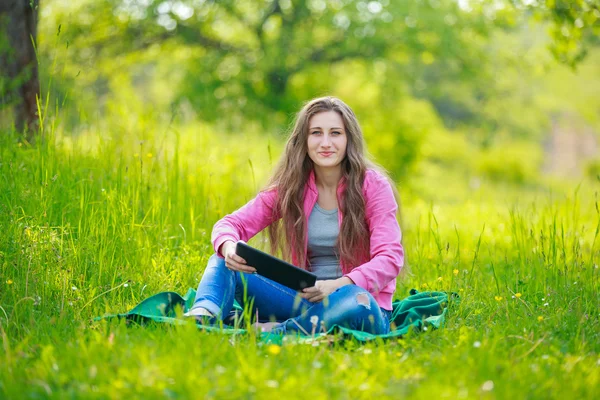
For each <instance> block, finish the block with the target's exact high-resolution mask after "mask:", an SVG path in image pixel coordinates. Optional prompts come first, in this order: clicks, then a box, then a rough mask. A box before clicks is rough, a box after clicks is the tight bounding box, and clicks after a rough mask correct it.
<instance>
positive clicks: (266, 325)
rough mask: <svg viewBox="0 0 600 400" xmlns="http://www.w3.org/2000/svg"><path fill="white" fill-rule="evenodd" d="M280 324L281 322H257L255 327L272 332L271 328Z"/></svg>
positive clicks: (258, 329)
mask: <svg viewBox="0 0 600 400" xmlns="http://www.w3.org/2000/svg"><path fill="white" fill-rule="evenodd" d="M278 324H279V322H256V323H255V324H254V327H255V328H256V330H257V331H259V332H271V330H272V329H273V328H274V327H275V326H277V325H278Z"/></svg>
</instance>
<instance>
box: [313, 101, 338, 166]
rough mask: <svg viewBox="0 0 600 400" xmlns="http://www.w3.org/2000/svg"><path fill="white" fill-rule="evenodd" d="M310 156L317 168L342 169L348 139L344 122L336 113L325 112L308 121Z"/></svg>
mask: <svg viewBox="0 0 600 400" xmlns="http://www.w3.org/2000/svg"><path fill="white" fill-rule="evenodd" d="M308 128H309V129H308V156H309V157H310V159H311V160H312V161H313V162H314V164H315V168H340V164H341V162H342V160H343V159H344V157H345V156H346V146H347V145H348V137H347V136H346V129H345V127H344V121H343V120H342V117H341V115H340V114H338V113H337V112H335V111H323V112H320V113H318V114H315V115H313V116H312V117H311V118H310V120H309V121H308Z"/></svg>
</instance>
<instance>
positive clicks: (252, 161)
mask: <svg viewBox="0 0 600 400" xmlns="http://www.w3.org/2000/svg"><path fill="white" fill-rule="evenodd" d="M113 122H115V121H113ZM128 123H129V124H130V127H129V128H128V127H125V128H123V129H124V130H126V131H127V132H128V133H129V134H128V135H124V134H122V132H118V131H109V130H107V128H106V127H105V126H102V125H98V126H93V127H88V129H86V130H82V131H81V132H80V133H79V134H78V135H68V134H66V133H65V132H63V131H62V128H61V126H60V124H56V125H54V124H53V123H51V122H47V123H46V125H45V129H46V131H45V135H46V136H45V138H46V139H45V141H43V142H38V143H37V144H36V145H30V144H28V143H26V142H23V141H21V140H20V139H19V137H17V136H15V135H11V134H8V133H7V134H5V135H0V140H1V141H2V143H0V231H1V232H2V234H1V235H0V277H1V280H0V336H1V337H2V339H1V344H2V345H1V346H0V398H7V399H21V398H57V399H58V398H60V399H63V398H117V399H118V398H131V396H134V397H136V398H137V397H142V396H143V397H145V398H192V397H194V398H198V397H200V398H271V397H273V396H281V397H284V398H286V397H291V398H315V399H316V398H331V397H335V398H377V397H383V398H390V397H394V398H398V397H405V396H411V397H413V398H430V397H438V398H490V399H493V398H498V399H500V398H543V399H549V398H562V399H566V398H592V397H594V393H597V392H598V389H599V388H600V356H599V349H600V318H599V317H600V312H599V310H600V307H599V305H600V304H599V301H600V297H599V292H598V278H599V270H598V264H599V263H600V262H599V250H600V243H599V241H600V239H599V238H598V234H599V229H600V212H599V209H598V198H597V190H598V188H599V185H598V181H597V180H594V179H582V180H580V181H577V182H575V183H573V182H568V181H556V180H551V179H546V178H540V179H539V180H537V181H535V182H534V183H529V184H516V183H511V182H510V181H508V182H506V181H494V180H492V179H489V178H486V177H485V176H477V174H473V173H466V172H465V170H464V169H460V168H449V167H448V166H447V165H444V164H440V163H439V162H438V161H435V157H426V158H424V160H423V161H422V162H420V163H419V164H418V166H417V167H415V168H414V170H413V171H412V173H411V175H410V180H407V181H406V182H398V189H399V190H400V193H401V196H402V216H401V221H402V222H401V226H402V229H403V233H404V238H403V244H404V247H405V250H406V254H407V266H406V268H405V272H404V274H403V275H402V278H401V279H400V280H399V282H398V288H397V292H396V298H397V299H401V298H404V297H405V296H407V295H408V291H409V290H410V289H411V288H417V289H419V290H444V291H451V292H455V293H458V294H459V295H460V301H459V302H456V303H453V304H452V306H451V308H450V312H449V314H448V318H447V321H446V325H445V326H444V327H443V328H442V329H439V330H433V331H432V330H428V331H426V332H413V333H411V334H409V335H407V336H406V337H404V338H402V339H399V340H388V341H381V340H379V341H374V342H369V343H366V344H363V343H360V342H357V341H354V340H344V341H340V340H332V341H328V340H317V341H306V342H301V341H289V342H286V343H284V344H283V345H282V346H277V345H269V344H263V343H262V342H261V341H260V340H258V339H257V336H256V335H255V334H254V333H252V331H250V332H249V333H247V334H244V335H234V336H226V335H221V334H217V333H207V332H204V331H201V330H199V329H198V328H197V327H196V326H195V325H194V324H193V323H192V322H190V323H187V324H183V325H181V326H162V325H151V326H144V327H140V326H126V325H125V324H124V323H119V322H118V321H106V320H101V321H94V320H93V318H94V317H97V316H100V315H104V314H109V313H119V312H125V311H127V310H129V309H131V308H132V307H133V306H134V305H136V304H137V303H138V302H140V301H141V300H143V299H144V298H146V297H148V296H150V295H152V294H155V293H157V292H160V291H166V290H173V291H176V292H179V293H181V294H183V293H185V291H186V290H187V289H188V288H189V287H193V288H195V287H196V286H197V284H198V282H199V279H200V277H201V275H202V271H203V269H204V266H205V263H206V261H207V259H208V257H209V256H210V255H211V252H212V248H211V246H210V242H209V239H210V232H211V227H212V225H213V224H214V222H215V221H216V220H218V219H219V218H220V217H222V216H223V215H225V214H226V213H228V212H230V211H233V210H234V209H236V208H238V207H240V206H241V205H242V204H244V203H245V202H246V201H247V200H249V199H250V198H252V197H253V196H254V195H255V193H256V192H257V190H259V189H260V188H261V185H262V184H263V183H264V182H265V181H266V177H267V176H268V173H269V171H270V170H271V168H272V166H273V164H274V163H275V161H276V160H277V157H278V156H279V153H280V151H281V147H282V139H281V137H280V136H277V135H268V134H265V133H264V132H248V133H243V134H239V135H229V134H226V133H223V132H220V131H219V130H218V129H216V128H215V127H213V126H210V125H205V124H195V125H186V126H177V125H175V124H162V125H161V124H155V123H153V122H152V121H149V120H147V119H144V118H142V117H140V118H138V119H133V120H130V121H129V122H128ZM123 124H125V122H123ZM107 132H109V133H107ZM131 132H133V133H134V134H131ZM438 139H439V138H438ZM429 140H437V139H434V138H431V139H429ZM435 144H436V143H435V142H432V143H429V144H426V147H427V146H430V147H432V146H433V147H435ZM379 161H380V162H381V163H382V164H383V165H384V166H385V165H386V162H385V160H379ZM255 241H256V243H260V241H261V237H257V238H256V239H255Z"/></svg>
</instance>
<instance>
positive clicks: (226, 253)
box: [221, 240, 256, 274]
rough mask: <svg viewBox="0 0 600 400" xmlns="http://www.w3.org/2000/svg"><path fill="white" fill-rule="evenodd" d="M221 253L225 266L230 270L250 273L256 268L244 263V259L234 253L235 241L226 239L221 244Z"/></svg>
mask: <svg viewBox="0 0 600 400" xmlns="http://www.w3.org/2000/svg"><path fill="white" fill-rule="evenodd" d="M221 255H222V256H223V257H224V258H225V266H226V267H227V268H229V269H230V270H232V271H239V272H245V273H247V274H251V273H254V272H256V268H254V267H251V266H249V265H246V260H244V259H243V258H242V257H240V256H238V255H237V254H235V242H233V241H231V240H228V241H226V242H225V243H223V244H222V245H221Z"/></svg>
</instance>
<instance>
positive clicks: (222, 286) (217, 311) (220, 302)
mask: <svg viewBox="0 0 600 400" xmlns="http://www.w3.org/2000/svg"><path fill="white" fill-rule="evenodd" d="M397 210H398V203H397V201H396V197H395V190H394V189H393V186H392V185H391V184H390V180H389V178H388V177H387V175H386V174H385V173H384V172H382V171H381V170H380V169H379V168H377V167H376V166H375V165H374V164H372V163H371V162H369V161H368V160H367V158H366V157H365V144H364V139H363V134H362V131H361V128H360V126H359V123H358V121H357V119H356V116H355V115H354V112H353V111H352V110H351V109H350V107H348V106H347V105H346V104H345V103H344V102H342V101H341V100H339V99H337V98H335V97H323V98H317V99H314V100H312V101H310V102H308V103H307V104H306V105H305V106H304V107H303V108H302V110H300V112H299V113H298V115H297V119H296V123H295V126H294V129H293V131H292V133H291V135H290V137H289V139H288V141H287V144H286V147H285V152H284V154H283V156H282V158H281V160H280V162H279V164H278V166H277V167H276V169H275V172H274V174H273V176H272V177H271V179H270V181H269V183H268V185H267V187H266V189H264V190H263V191H261V192H260V193H259V194H258V196H256V197H255V198H254V199H253V200H251V201H250V202H249V203H247V204H246V205H245V206H243V207H242V208H240V209H239V210H237V211H235V212H234V213H232V214H230V215H227V216H225V217H224V218H222V219H221V220H220V221H218V222H217V223H216V224H215V226H214V228H213V232H212V243H213V246H214V249H215V252H216V254H214V255H213V256H212V257H211V258H210V259H209V262H208V266H207V268H206V271H205V272H204V275H203V277H202V280H201V281H200V285H199V286H198V291H197V295H196V299H195V302H194V306H193V308H192V309H191V310H190V311H189V312H188V314H187V315H189V316H195V317H196V318H197V319H198V320H202V319H203V318H206V316H208V317H213V320H216V319H222V318H223V317H226V316H227V315H228V313H229V311H230V310H231V309H232V306H233V300H234V299H236V300H238V302H239V303H240V304H244V302H245V301H246V302H248V301H250V300H251V303H250V304H252V307H253V311H254V312H258V315H259V318H260V319H261V320H262V321H265V320H267V321H268V320H271V321H277V322H272V323H267V324H262V326H261V327H262V329H263V330H272V331H274V332H278V333H286V332H305V333H307V332H314V329H315V327H316V330H317V331H320V330H321V329H323V328H324V329H329V328H330V327H331V326H332V325H334V324H337V325H341V326H345V327H349V328H351V329H356V330H363V331H366V332H370V333H375V334H383V333H387V332H388V331H389V329H390V327H389V318H390V314H391V309H392V295H393V293H394V290H395V288H396V277H397V276H398V273H399V272H400V269H401V268H402V266H403V263H404V252H403V248H402V245H401V243H400V240H401V233H400V227H399V226H398V222H397V219H396V212H397ZM265 228H268V234H269V239H270V242H271V250H272V251H273V252H274V253H275V252H277V251H278V250H280V251H281V253H282V254H283V255H284V257H285V258H287V259H288V260H291V262H292V263H293V264H294V265H296V266H299V267H300V268H305V269H308V270H310V271H311V272H313V273H314V274H316V275H317V277H318V278H317V282H316V284H315V286H314V287H310V288H306V289H304V290H303V291H302V292H296V291H294V290H292V289H289V288H288V287H286V286H282V285H280V284H278V283H276V282H274V281H272V280H270V279H267V278H265V277H262V276H261V275H258V274H254V273H253V272H255V271H256V270H255V269H254V268H253V266H251V265H247V263H246V261H245V260H244V259H242V258H241V257H240V256H238V255H236V254H235V244H236V242H237V241H240V240H242V241H248V240H249V239H250V238H252V237H253V236H254V235H256V234H257V233H258V232H260V231H262V230H263V229H265Z"/></svg>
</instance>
